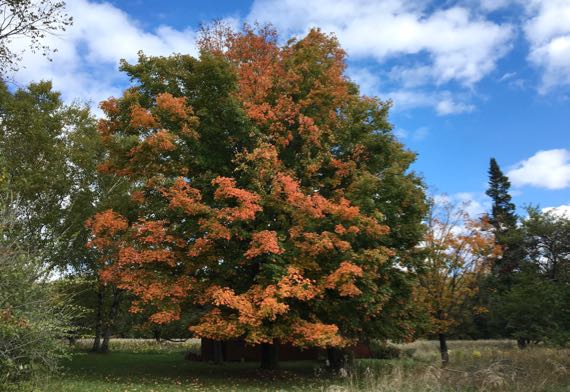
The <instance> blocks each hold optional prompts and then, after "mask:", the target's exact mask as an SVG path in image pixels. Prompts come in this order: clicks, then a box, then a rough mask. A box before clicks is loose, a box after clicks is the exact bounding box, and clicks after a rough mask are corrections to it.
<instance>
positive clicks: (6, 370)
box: [0, 183, 74, 389]
mask: <svg viewBox="0 0 570 392" xmlns="http://www.w3.org/2000/svg"><path fill="white" fill-rule="evenodd" d="M5 186H6V184H5V183H2V188H3V189H2V194H1V196H0V389H4V388H8V387H10V386H11V385H13V384H18V383H20V382H23V381H28V382H30V381H31V382H32V383H35V382H37V381H38V378H39V377H41V376H42V375H43V374H44V373H45V372H49V371H54V370H55V369H57V366H58V361H59V359H61V358H62V357H63V356H65V354H66V351H65V345H64V340H63V338H64V337H65V336H66V333H67V330H68V324H70V323H71V320H72V314H73V313H74V311H73V309H72V308H70V307H69V306H68V303H67V299H66V298H65V297H61V296H58V295H57V293H56V292H55V291H54V290H52V287H51V286H50V285H49V284H48V283H47V279H48V276H49V274H48V271H46V269H45V268H44V264H43V263H42V257H41V255H39V254H37V253H35V252H37V251H38V249H35V248H34V247H33V245H32V244H30V243H29V242H27V240H26V239H25V237H22V236H21V231H20V229H21V227H22V225H21V224H20V222H19V219H20V217H21V214H20V211H19V204H18V200H17V199H13V198H12V197H11V195H10V192H9V191H7V190H6V187H5Z"/></svg>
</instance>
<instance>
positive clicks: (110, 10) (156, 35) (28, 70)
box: [14, 0, 196, 103]
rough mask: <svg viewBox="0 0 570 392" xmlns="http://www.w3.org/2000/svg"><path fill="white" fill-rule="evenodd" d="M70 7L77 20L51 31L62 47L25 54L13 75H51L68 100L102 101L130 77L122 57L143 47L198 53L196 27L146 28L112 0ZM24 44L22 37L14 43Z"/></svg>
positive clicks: (21, 78)
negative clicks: (46, 52)
mask: <svg viewBox="0 0 570 392" xmlns="http://www.w3.org/2000/svg"><path fill="white" fill-rule="evenodd" d="M67 9H68V11H69V13H70V14H71V15H73V18H74V24H73V26H72V27H71V28H69V29H68V31H66V32H65V33H64V34H59V35H58V36H48V37H47V43H48V44H49V45H50V47H53V48H57V49H58V52H57V53H55V54H54V55H53V56H52V58H53V62H49V61H47V60H46V59H45V58H42V57H40V56H37V55H34V54H33V53H29V52H27V53H25V54H24V59H23V62H22V63H23V65H24V66H25V67H24V68H22V69H21V70H20V71H18V72H17V73H16V75H15V76H14V78H15V80H16V81H17V82H19V83H21V84H27V83H29V82H30V81H37V80H39V79H44V80H52V81H53V83H54V87H55V89H57V90H59V91H61V92H62V94H63V97H64V99H66V100H67V101H70V100H73V99H79V100H82V101H92V102H94V103H98V102H99V101H101V100H103V99H105V98H108V97H109V96H111V95H115V96H116V95H119V94H120V93H121V90H122V87H124V86H125V85H126V82H127V81H126V78H125V76H124V75H121V74H120V73H119V72H118V71H117V66H118V62H119V60H120V59H122V58H124V59H126V60H127V61H129V62H134V61H136V59H137V52H138V51H139V50H143V51H144V52H145V54H149V55H169V54H171V53H192V54H195V53H196V48H195V44H194V43H195V37H196V33H195V31H193V30H192V29H186V30H175V29H173V28H171V27H169V26H160V27H158V28H157V29H156V30H154V31H151V32H149V31H145V30H144V29H143V28H142V27H141V26H139V24H138V23H137V21H136V20H134V19H132V18H131V17H130V16H129V15H127V14H126V13H125V12H124V11H122V10H120V9H118V8H117V7H115V6H113V5H111V4H109V3H95V2H90V1H87V0H68V1H67ZM15 45H16V46H20V47H22V48H24V47H25V46H26V43H25V42H23V41H19V42H18V41H17V42H15Z"/></svg>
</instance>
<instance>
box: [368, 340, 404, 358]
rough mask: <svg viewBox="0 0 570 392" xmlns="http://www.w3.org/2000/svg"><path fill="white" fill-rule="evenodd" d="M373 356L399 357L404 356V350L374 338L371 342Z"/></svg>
mask: <svg viewBox="0 0 570 392" xmlns="http://www.w3.org/2000/svg"><path fill="white" fill-rule="evenodd" d="M370 351H371V353H372V358H376V359H398V358H401V356H402V350H400V349H399V348H398V347H396V346H394V345H391V344H389V343H387V342H383V341H378V340H373V341H372V342H370Z"/></svg>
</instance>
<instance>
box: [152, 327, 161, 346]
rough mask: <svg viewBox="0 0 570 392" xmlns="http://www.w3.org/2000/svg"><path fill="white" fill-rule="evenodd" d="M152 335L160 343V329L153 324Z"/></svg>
mask: <svg viewBox="0 0 570 392" xmlns="http://www.w3.org/2000/svg"><path fill="white" fill-rule="evenodd" d="M152 335H153V336H154V340H156V341H157V342H158V343H160V338H161V330H160V327H159V326H154V327H153V328H152Z"/></svg>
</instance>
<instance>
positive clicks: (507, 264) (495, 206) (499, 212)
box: [486, 158, 524, 285]
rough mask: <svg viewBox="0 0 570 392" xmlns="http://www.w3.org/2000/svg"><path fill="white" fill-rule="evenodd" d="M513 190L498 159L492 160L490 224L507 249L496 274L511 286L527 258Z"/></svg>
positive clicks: (490, 171)
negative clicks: (510, 280)
mask: <svg viewBox="0 0 570 392" xmlns="http://www.w3.org/2000/svg"><path fill="white" fill-rule="evenodd" d="M510 187H511V183H510V181H509V179H508V177H507V176H505V175H504V174H503V172H502V171H501V168H500V167H499V165H498V163H497V161H496V160H495V158H491V161H490V164H489V188H488V189H487V191H486V194H487V196H489V197H490V198H491V200H492V206H491V215H490V216H489V223H490V224H491V225H492V226H493V227H494V228H495V238H496V241H497V244H498V245H501V248H502V249H503V255H502V256H501V258H500V259H499V260H497V263H496V265H495V267H494V271H495V275H496V276H498V277H499V279H500V280H501V281H503V283H504V284H507V285H508V281H509V279H510V277H511V276H512V273H513V272H514V271H515V270H517V268H519V267H520V263H521V262H522V261H523V259H524V251H523V249H522V247H521V246H520V244H521V235H520V231H518V230H517V221H518V217H517V215H516V207H515V205H514V203H512V201H511V199H512V198H511V195H510V194H509V189H510Z"/></svg>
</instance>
